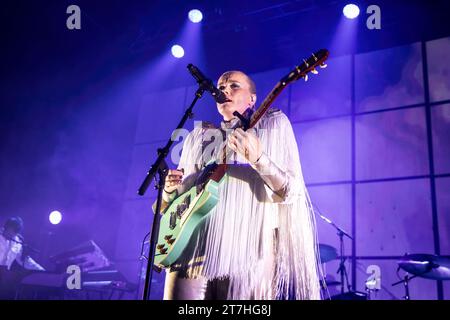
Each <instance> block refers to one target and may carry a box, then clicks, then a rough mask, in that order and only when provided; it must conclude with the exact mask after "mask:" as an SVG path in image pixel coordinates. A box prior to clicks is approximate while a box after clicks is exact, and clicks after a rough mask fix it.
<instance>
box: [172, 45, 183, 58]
mask: <svg viewBox="0 0 450 320" xmlns="http://www.w3.org/2000/svg"><path fill="white" fill-rule="evenodd" d="M172 55H173V56H174V57H175V58H182V57H183V56H184V49H183V47H182V46H180V45H178V44H176V45H174V46H172Z"/></svg>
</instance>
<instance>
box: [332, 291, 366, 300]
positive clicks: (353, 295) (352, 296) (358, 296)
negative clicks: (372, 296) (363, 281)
mask: <svg viewBox="0 0 450 320" xmlns="http://www.w3.org/2000/svg"><path fill="white" fill-rule="evenodd" d="M327 300H367V294H366V293H364V292H359V291H349V292H345V293H341V294H337V295H334V296H332V297H330V299H327Z"/></svg>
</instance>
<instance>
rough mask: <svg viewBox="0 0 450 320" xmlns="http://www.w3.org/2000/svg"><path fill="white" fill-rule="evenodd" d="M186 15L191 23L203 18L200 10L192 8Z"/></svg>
mask: <svg viewBox="0 0 450 320" xmlns="http://www.w3.org/2000/svg"><path fill="white" fill-rule="evenodd" d="M188 17H189V20H191V21H192V22H193V23H199V22H200V21H202V19H203V14H202V12H201V11H200V10H197V9H193V10H191V11H189V13H188Z"/></svg>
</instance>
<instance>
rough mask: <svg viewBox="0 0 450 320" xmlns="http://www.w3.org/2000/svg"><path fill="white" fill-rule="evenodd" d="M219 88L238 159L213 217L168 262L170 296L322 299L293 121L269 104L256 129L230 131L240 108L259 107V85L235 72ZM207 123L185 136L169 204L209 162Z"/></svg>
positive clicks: (168, 185) (224, 125)
mask: <svg viewBox="0 0 450 320" xmlns="http://www.w3.org/2000/svg"><path fill="white" fill-rule="evenodd" d="M217 87H218V89H219V90H220V91H221V92H222V93H223V95H224V96H225V98H226V99H224V100H225V101H224V102H223V103H222V102H221V101H218V99H216V101H217V110H218V112H219V113H220V114H221V116H222V117H223V121H222V122H221V124H220V128H216V129H215V130H218V129H219V130H220V131H221V132H223V135H224V137H225V139H226V143H227V145H228V147H229V148H230V149H231V150H233V151H234V156H233V163H232V164H229V166H228V171H227V173H228V178H227V180H226V181H225V182H224V183H222V184H221V185H220V187H219V195H220V197H219V202H218V203H217V205H216V206H215V207H214V209H213V211H212V212H211V214H210V216H209V218H208V219H206V221H205V223H204V224H203V225H201V226H200V227H199V230H198V232H197V233H196V234H195V235H194V236H193V237H192V238H191V240H190V244H189V246H188V248H187V249H186V250H185V251H184V252H183V255H182V258H181V259H180V260H179V261H178V263H177V264H175V265H173V266H172V267H171V268H169V269H166V282H165V289H164V299H176V300H186V299H200V300H203V299H220V300H226V299H233V300H242V299H258V300H260V299H299V300H300V299H320V285H319V275H318V272H319V267H318V255H317V252H316V231H315V222H314V216H313V215H312V209H311V205H310V200H309V197H308V193H307V190H306V187H305V183H304V180H303V175H302V171H301V165H300V159H299V155H298V149H297V142H296V140H295V136H294V132H293V129H292V126H291V123H290V121H289V120H288V118H287V117H286V115H285V114H284V113H282V112H281V111H280V110H277V109H270V110H269V111H268V112H267V113H266V114H265V115H264V116H263V118H262V119H261V120H260V121H259V122H258V124H257V125H256V126H255V127H254V128H252V129H250V130H248V131H244V130H242V129H240V128H238V129H232V130H230V128H232V127H234V125H235V124H236V122H237V121H240V120H239V119H238V118H237V117H235V116H234V115H233V112H235V111H238V112H239V113H240V114H244V115H249V114H251V113H252V111H253V110H254V108H255V103H256V88H255V84H254V82H253V81H252V80H251V79H250V78H249V77H248V76H247V75H246V74H245V73H243V72H241V71H229V72H225V73H224V74H222V76H221V77H220V78H219V80H218V83H217ZM208 128H210V126H203V128H196V129H194V131H193V132H191V133H190V134H189V135H188V137H187V138H186V141H185V144H184V147H183V151H182V155H181V160H180V163H179V165H178V168H177V169H176V170H170V171H169V173H168V175H167V177H166V180H165V188H164V195H163V199H164V200H163V201H164V204H165V205H167V204H169V203H170V202H171V201H173V199H174V198H175V197H176V196H177V195H178V194H181V193H182V192H184V190H186V189H187V188H189V187H190V185H189V181H192V177H195V176H196V175H197V174H198V172H199V171H200V170H201V169H202V165H204V163H203V160H202V159H204V155H203V153H204V151H205V147H206V146H207V145H208V143H209V142H210V141H209V138H207V137H206V136H207V134H206V133H207V131H208V130H209V129H208ZM230 131H231V132H230Z"/></svg>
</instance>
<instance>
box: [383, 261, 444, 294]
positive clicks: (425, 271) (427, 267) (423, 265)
mask: <svg viewBox="0 0 450 320" xmlns="http://www.w3.org/2000/svg"><path fill="white" fill-rule="evenodd" d="M399 269H403V270H405V271H406V272H407V274H406V275H405V276H404V277H403V279H402V280H400V281H397V282H395V283H393V284H392V286H396V285H398V284H403V286H404V288H405V295H404V296H403V299H405V300H410V299H411V296H410V295H409V282H410V281H411V280H412V279H414V278H416V277H420V278H425V279H430V280H450V258H449V257H442V256H437V255H434V254H422V253H418V254H408V255H405V256H404V257H402V258H401V259H400V260H399V261H398V270H399ZM398 270H397V271H398ZM409 274H412V275H413V276H412V277H410V276H409Z"/></svg>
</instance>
